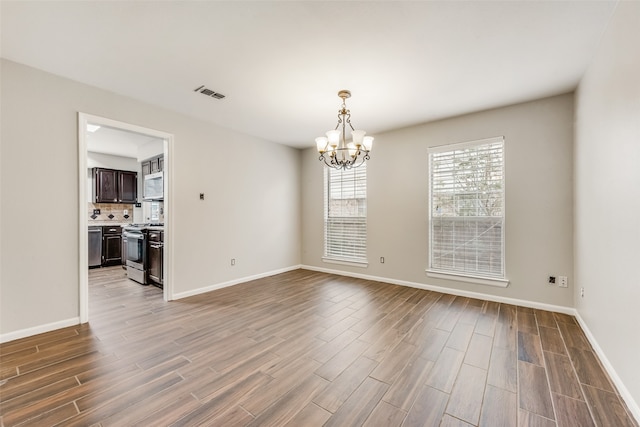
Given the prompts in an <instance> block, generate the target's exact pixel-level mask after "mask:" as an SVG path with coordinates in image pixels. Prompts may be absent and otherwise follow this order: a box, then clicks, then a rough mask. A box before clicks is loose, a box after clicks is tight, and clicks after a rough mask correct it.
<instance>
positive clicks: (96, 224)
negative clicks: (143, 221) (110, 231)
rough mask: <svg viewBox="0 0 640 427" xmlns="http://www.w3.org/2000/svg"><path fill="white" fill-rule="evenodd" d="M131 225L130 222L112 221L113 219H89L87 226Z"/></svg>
mask: <svg viewBox="0 0 640 427" xmlns="http://www.w3.org/2000/svg"><path fill="white" fill-rule="evenodd" d="M128 225H131V223H130V222H127V223H122V222H113V221H90V222H89V227H104V226H107V227H126V226H128Z"/></svg>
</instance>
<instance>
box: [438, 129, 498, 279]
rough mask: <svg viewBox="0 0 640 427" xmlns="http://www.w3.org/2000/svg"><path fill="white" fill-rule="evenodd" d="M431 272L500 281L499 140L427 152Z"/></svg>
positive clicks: (482, 141)
mask: <svg viewBox="0 0 640 427" xmlns="http://www.w3.org/2000/svg"><path fill="white" fill-rule="evenodd" d="M429 169H430V170H429V175H430V185H429V188H430V209H429V224H430V233H429V234H430V251H429V258H430V259H429V266H430V269H431V270H432V271H439V272H443V273H447V272H448V273H453V274H462V275H469V276H481V277H490V278H498V279H503V278H504V277H505V265H504V138H503V137H498V138H490V139H485V140H481V141H473V142H469V143H463V144H455V145H448V146H440V147H434V148H432V149H430V150H429Z"/></svg>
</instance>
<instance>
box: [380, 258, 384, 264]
mask: <svg viewBox="0 0 640 427" xmlns="http://www.w3.org/2000/svg"><path fill="white" fill-rule="evenodd" d="M380 264H384V257H383V256H381V257H380Z"/></svg>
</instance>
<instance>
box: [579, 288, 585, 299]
mask: <svg viewBox="0 0 640 427" xmlns="http://www.w3.org/2000/svg"><path fill="white" fill-rule="evenodd" d="M580 297H582V298H584V287H582V288H580Z"/></svg>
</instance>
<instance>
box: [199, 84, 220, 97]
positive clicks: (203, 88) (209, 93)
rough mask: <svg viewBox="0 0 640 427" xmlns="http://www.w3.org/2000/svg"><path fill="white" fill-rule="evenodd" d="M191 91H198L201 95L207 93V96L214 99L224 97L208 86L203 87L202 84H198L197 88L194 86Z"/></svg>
mask: <svg viewBox="0 0 640 427" xmlns="http://www.w3.org/2000/svg"><path fill="white" fill-rule="evenodd" d="M193 91H194V92H200V93H201V94H203V95H207V96H210V97H212V98H216V99H222V98H224V95H223V94H221V93H218V92H215V91H212V90H211V89H208V88H206V87H204V85H202V86H200V87H198V88H195V89H194V90H193Z"/></svg>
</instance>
